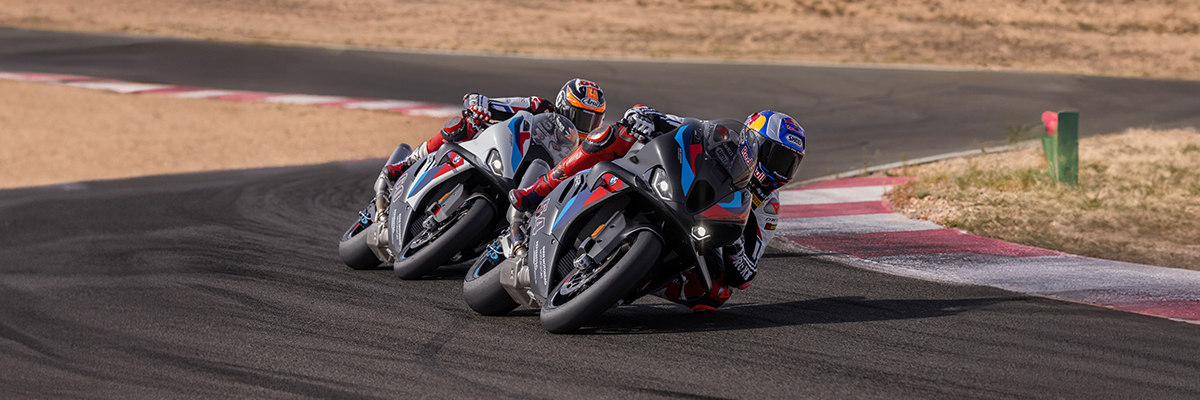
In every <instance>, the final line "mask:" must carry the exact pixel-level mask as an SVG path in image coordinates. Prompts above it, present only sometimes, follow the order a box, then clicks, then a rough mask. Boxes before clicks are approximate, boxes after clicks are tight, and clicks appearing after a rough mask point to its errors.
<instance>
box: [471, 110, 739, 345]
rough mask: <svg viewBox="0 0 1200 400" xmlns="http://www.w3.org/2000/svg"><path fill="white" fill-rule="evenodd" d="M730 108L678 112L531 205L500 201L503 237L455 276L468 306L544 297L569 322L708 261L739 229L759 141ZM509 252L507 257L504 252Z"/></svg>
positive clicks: (556, 320)
mask: <svg viewBox="0 0 1200 400" xmlns="http://www.w3.org/2000/svg"><path fill="white" fill-rule="evenodd" d="M742 128H743V126H742V124H741V123H739V122H736V121H733V120H715V121H699V120H695V119H688V120H685V125H683V126H681V127H680V128H678V129H675V130H673V131H671V132H669V133H667V134H664V135H661V136H659V137H657V138H655V139H653V140H650V141H649V142H647V143H646V144H645V145H644V146H643V147H641V148H640V149H637V150H634V151H630V153H629V154H628V155H627V156H626V157H624V158H622V159H620V160H616V161H612V162H601V163H598V164H596V165H595V166H594V167H593V168H592V169H591V170H589V171H586V172H581V173H579V174H577V175H576V176H574V177H573V178H571V179H569V180H567V181H566V182H563V183H562V184H560V185H559V186H558V187H557V188H555V190H554V191H552V192H551V193H550V194H549V195H548V196H546V198H545V199H544V200H543V201H542V203H541V204H540V205H539V206H538V207H537V208H536V209H535V210H534V212H533V213H519V212H516V211H515V210H510V211H509V216H510V218H511V219H513V221H514V223H513V224H512V228H511V229H512V231H511V233H510V235H511V239H510V238H505V237H502V238H499V239H497V240H496V241H494V242H493V244H492V245H491V247H492V248H496V247H500V248H502V249H503V255H501V254H499V253H498V252H492V251H489V252H488V253H487V254H485V255H484V256H480V257H479V258H478V259H476V261H475V263H474V264H473V265H472V266H471V269H470V270H468V271H467V276H466V277H465V279H464V281H463V297H464V298H465V299H466V301H467V304H468V305H469V306H470V307H471V309H472V310H475V311H476V312H478V313H480V314H484V315H501V314H505V313H508V312H509V311H512V310H513V309H515V308H516V307H518V306H521V305H524V306H531V307H539V308H541V316H540V319H541V324H542V327H543V328H545V329H546V330H547V331H550V332H553V333H566V332H570V331H573V330H575V329H577V328H579V327H580V326H583V325H584V324H586V323H588V322H589V321H591V320H592V319H594V318H595V317H597V316H599V315H600V314H602V313H604V311H606V310H608V309H609V308H612V307H614V306H617V305H621V304H628V303H630V302H632V301H634V300H636V299H638V298H639V297H641V296H644V295H646V294H649V293H651V292H652V291H654V290H656V289H657V288H659V287H661V286H662V285H664V284H666V283H667V282H669V281H670V280H671V279H673V278H674V277H675V276H676V275H677V274H679V273H680V272H682V271H684V270H686V269H688V268H690V267H692V266H697V265H698V266H700V268H699V270H700V271H701V273H702V276H703V279H704V282H705V284H706V285H707V287H708V288H709V289H711V288H712V285H713V278H712V277H711V276H710V274H709V271H708V268H707V262H708V259H710V258H708V257H710V256H708V255H711V254H714V252H715V251H716V249H719V248H720V247H722V246H726V245H729V244H731V243H733V242H734V241H735V240H737V238H738V237H739V236H740V235H742V231H743V229H744V228H745V224H746V220H747V218H748V215H749V213H750V210H751V208H750V206H751V204H750V203H751V197H750V196H751V194H750V192H749V190H748V189H747V188H746V186H747V184H748V183H749V179H750V172H751V170H752V166H753V165H755V163H756V162H757V158H758V142H757V141H756V140H755V139H754V138H750V137H747V135H745V134H744V133H743V129H742ZM502 256H506V257H507V258H503V257H502Z"/></svg>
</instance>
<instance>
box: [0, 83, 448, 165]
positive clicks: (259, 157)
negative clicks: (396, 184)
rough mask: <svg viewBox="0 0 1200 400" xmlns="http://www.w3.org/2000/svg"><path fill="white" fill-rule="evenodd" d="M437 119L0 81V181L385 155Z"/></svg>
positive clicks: (434, 126) (418, 137)
mask: <svg viewBox="0 0 1200 400" xmlns="http://www.w3.org/2000/svg"><path fill="white" fill-rule="evenodd" d="M441 125H442V121H440V120H435V119H430V118H416V117H408V116H404V115H398V114H390V113H383V112H371V111H358V110H342V109H333V108H321V107H313V106H293V105H279V104H265V103H234V102H224V101H217V100H189V99H175V98H166V97H158V96H153V95H124V94H115V93H107V92H98V91H94V90H87V89H78V88H72V87H66V86H51V85H44V84H36V83H25V82H12V81H4V80H0V143H3V145H2V146H0V171H3V173H0V188H9V187H18V186H29V185H43V184H51V183H60V182H68V181H79V180H93V179H113V178H124V177H132V176H141V175H154V174H167V173H179V172H192V171H203V170H213V169H227V168H256V167H270V166H283V165H296V164H310V163H320V162H328V161H336V160H347V159H361V158H373V157H387V155H388V153H389V152H390V151H391V149H392V148H394V147H395V146H396V144H398V143H400V142H409V143H414V144H415V143H420V142H421V141H423V140H425V139H427V138H429V137H430V136H432V135H433V134H434V133H436V132H437V130H438V129H439V128H441Z"/></svg>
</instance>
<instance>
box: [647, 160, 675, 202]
mask: <svg viewBox="0 0 1200 400" xmlns="http://www.w3.org/2000/svg"><path fill="white" fill-rule="evenodd" d="M650 187H652V188H654V193H655V194H658V197H661V198H662V199H663V200H667V201H670V200H671V182H670V181H668V180H667V173H666V172H664V171H663V170H662V168H656V169H654V173H652V174H651V175H650Z"/></svg>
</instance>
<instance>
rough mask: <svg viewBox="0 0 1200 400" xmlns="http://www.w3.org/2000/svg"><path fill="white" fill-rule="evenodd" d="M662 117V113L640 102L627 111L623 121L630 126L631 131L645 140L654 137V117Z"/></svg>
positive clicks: (639, 138) (640, 139) (641, 139)
mask: <svg viewBox="0 0 1200 400" xmlns="http://www.w3.org/2000/svg"><path fill="white" fill-rule="evenodd" d="M656 117H659V118H660V117H662V113H660V112H658V110H655V109H653V108H650V107H647V106H644V105H641V104H638V105H636V106H633V108H630V109H629V110H627V111H625V115H624V116H623V117H621V123H622V124H624V125H625V126H628V127H629V131H630V132H633V134H634V135H636V136H637V137H638V140H639V141H642V142H645V141H648V140H650V139H653V138H654V136H655V135H654V119H655V118H656Z"/></svg>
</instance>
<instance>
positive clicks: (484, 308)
mask: <svg viewBox="0 0 1200 400" xmlns="http://www.w3.org/2000/svg"><path fill="white" fill-rule="evenodd" d="M496 240H504V238H503V237H501V238H500V239H496ZM488 253H489V252H484V253H483V255H481V256H479V258H477V259H476V260H475V264H474V265H472V266H471V269H469V270H467V276H466V278H464V279H463V299H465V300H466V301H467V305H468V306H470V307H471V309H472V310H475V312H477V313H480V314H483V315H504V314H508V312H509V311H512V310H513V309H515V308H517V306H519V305H520V304H517V301H516V300H513V298H512V296H509V295H508V291H506V290H504V286H500V268H498V267H499V266H500V264H499V263H501V262H503V261H504V258H503V257H504V256H503V255H500V256H499V257H497V258H495V259H493V258H492V257H490V256H489V254H488Z"/></svg>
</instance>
